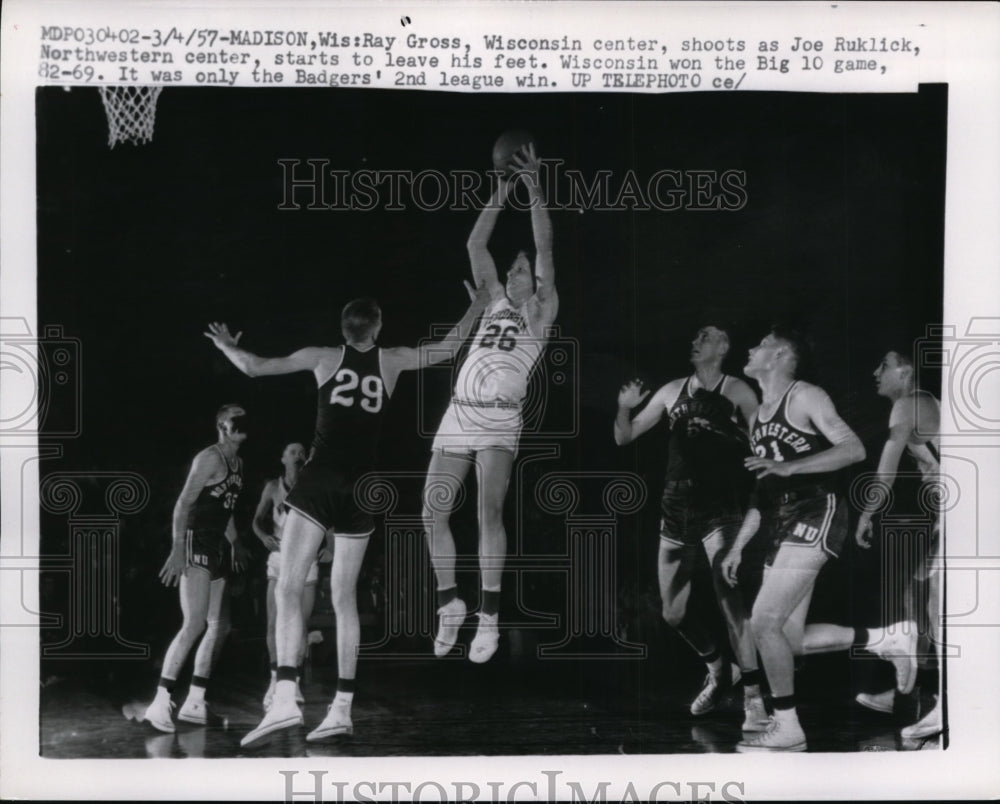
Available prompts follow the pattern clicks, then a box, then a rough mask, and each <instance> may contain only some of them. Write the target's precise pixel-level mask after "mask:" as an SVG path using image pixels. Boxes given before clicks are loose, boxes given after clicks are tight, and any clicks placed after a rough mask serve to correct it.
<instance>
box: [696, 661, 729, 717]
mask: <svg viewBox="0 0 1000 804" xmlns="http://www.w3.org/2000/svg"><path fill="white" fill-rule="evenodd" d="M732 687H733V668H732V667H731V666H730V665H728V664H727V665H723V668H722V672H721V673H719V675H715V674H713V673H707V674H706V675H705V682H704V684H703V685H702V688H701V692H699V693H698V695H697V697H695V699H694V700H693V701H692V702H691V714H692V715H704V714H707V713H708V712H711V711H712V710H713V709H715V707H716V706H718V705H719V702H720V701H721V700H722V698H723V696H724V695H725V694H726V693H727V692H729V690H731V689H732Z"/></svg>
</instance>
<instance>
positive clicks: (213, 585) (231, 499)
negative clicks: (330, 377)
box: [144, 404, 247, 732]
mask: <svg viewBox="0 0 1000 804" xmlns="http://www.w3.org/2000/svg"><path fill="white" fill-rule="evenodd" d="M215 429H216V434H217V437H218V440H217V442H216V443H215V444H213V445H212V446H210V447H206V448H205V449H203V450H202V451H201V452H199V453H198V454H197V455H195V457H194V461H193V462H192V463H191V470H190V472H188V476H187V480H186V481H185V483H184V488H183V489H182V490H181V493H180V496H179V497H178V498H177V503H176V505H175V506H174V517H173V547H172V548H171V550H170V555H169V556H168V557H167V560H166V563H164V565H163V569H161V570H160V580H162V581H163V583H164V584H165V585H166V586H174V585H175V584H179V587H180V600H181V611H182V612H183V615H184V622H183V624H182V625H181V630H180V631H178V632H177V635H176V636H175V637H174V639H173V641H172V642H171V643H170V647H169V648H167V655H166V656H165V657H164V659H163V669H162V671H161V675H160V683H159V686H158V687H157V688H156V697H155V698H154V699H153V702H152V703H151V704H150V705H149V706H148V707H147V708H146V714H145V715H144V719H145V720H148V721H149V722H150V723H151V724H153V726H154V727H155V728H157V729H159V730H160V731H165V732H173V731H174V722H173V718H172V716H171V714H172V710H173V708H174V704H173V701H171V699H170V695H171V693H172V692H173V689H174V685H175V684H176V682H177V675H178V673H180V671H181V668H182V667H183V666H184V661H185V660H186V659H187V656H188V653H190V651H191V648H192V647H193V646H194V643H195V641H196V640H197V639H198V637H199V636H201V634H202V632H203V631H204V636H202V638H201V644H199V645H198V650H197V652H196V653H195V657H194V674H193V676H192V678H191V686H190V688H189V690H188V695H187V699H186V700H185V702H184V705H183V706H182V707H181V709H180V712H178V713H177V717H178V719H179V720H183V721H185V722H186V723H196V724H199V725H205V724H208V723H210V722H212V720H213V719H212V718H211V716H210V713H209V709H208V706H207V704H206V703H205V687H206V686H207V685H208V679H209V677H210V676H211V674H212V667H213V665H214V663H215V660H216V659H217V658H218V655H219V652H220V650H221V648H222V644H223V642H224V641H225V639H226V635H227V634H228V633H229V606H228V604H229V596H228V594H227V592H226V576H227V573H228V571H229V569H230V568H232V569H235V570H239V569H242V566H243V562H244V548H243V546H242V545H241V544H240V542H239V540H238V539H237V536H236V527H235V525H234V524H233V508H234V507H235V505H236V500H237V498H238V497H239V494H240V490H241V489H242V488H243V462H242V460H241V459H240V458H239V456H238V455H237V453H238V452H239V449H240V446H241V445H242V444H243V442H244V441H245V440H246V437H247V426H246V411H245V410H244V409H243V407H242V406H241V405H236V404H232V405H223V406H222V407H221V408H219V411H218V413H216V416H215Z"/></svg>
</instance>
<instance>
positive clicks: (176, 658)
mask: <svg viewBox="0 0 1000 804" xmlns="http://www.w3.org/2000/svg"><path fill="white" fill-rule="evenodd" d="M210 587H211V576H210V574H209V572H208V570H207V569H202V568H201V567H188V568H187V569H185V570H184V574H183V575H181V579H180V586H179V596H180V602H181V614H182V616H183V618H184V619H183V622H182V624H181V629H180V631H178V632H177V635H176V636H175V637H174V638H173V640H172V641H171V643H170V647H168V648H167V654H166V656H165V657H164V659H163V669H162V670H161V672H160V683H159V685H158V686H157V688H156V697H155V698H154V699H153V702H152V703H151V704H150V705H149V706H148V707H147V708H146V714H145V715H144V719H145V720H148V721H149V722H150V723H152V724H153V726H155V727H156V728H157V729H159V730H160V731H166V732H172V731H174V723H173V719H172V717H171V709H172V707H173V703H172V702H171V700H170V694H171V693H172V692H173V690H174V685H175V684H176V683H177V676H178V675H179V674H180V671H181V668H182V667H183V666H184V662H185V660H186V659H187V657H188V654H189V653H190V652H191V648H192V646H193V645H194V643H195V640H197V639H198V637H199V636H201V633H202V631H204V630H205V620H206V618H207V615H208V600H209V589H210Z"/></svg>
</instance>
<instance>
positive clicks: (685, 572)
mask: <svg viewBox="0 0 1000 804" xmlns="http://www.w3.org/2000/svg"><path fill="white" fill-rule="evenodd" d="M664 532H665V531H664ZM697 551H698V548H697V547H696V546H695V545H693V544H688V543H684V542H681V541H679V540H674V539H673V538H669V539H668V538H665V536H664V535H663V534H662V533H661V536H660V548H659V553H658V555H657V572H656V574H657V579H658V581H659V586H660V602H661V614H662V616H663V619H664V621H665V622H666V623H667V625H668V626H670V627H671V628H672V629H674V630H675V631H676V632H677V633H678V634H680V635H681V636H682V637H683V638H684V640H685V641H686V642H687V643H688V644H689V645H690V646H691V647H692V648H694V650H695V652H696V653H697V654H698V656H699V657H701V660H702V661H703V662H705V665H706V667H707V669H708V674H707V675H706V677H705V683H704V685H703V687H702V690H701V692H699V693H698V695H697V697H696V698H695V699H694V701H692V703H691V714H693V715H703V714H706V713H707V712H711V711H712V710H713V709H714V708H715V707H716V705H717V704H718V703H719V701H720V700H721V699H722V696H723V695H724V694H725V693H726V691H727V690H728V689H729V688H730V687H731V686H732V676H731V668H730V666H729V664H728V663H727V662H726V659H725V657H724V656H723V655H722V652H721V651H720V650H719V648H718V646H717V645H716V644H715V640H714V639H713V638H712V635H711V633H710V632H709V630H708V629H707V628H706V627H705V625H704V623H703V622H702V621H701V619H700V618H699V617H698V616H697V615H695V614H694V613H693V612H691V611H689V610H688V602H689V601H690V599H691V580H692V577H693V575H694V568H695V566H696V565H697V559H698V552H697Z"/></svg>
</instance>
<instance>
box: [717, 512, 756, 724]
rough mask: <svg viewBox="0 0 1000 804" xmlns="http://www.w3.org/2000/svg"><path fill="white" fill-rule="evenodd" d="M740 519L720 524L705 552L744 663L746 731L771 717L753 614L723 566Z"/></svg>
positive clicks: (732, 639)
mask: <svg viewBox="0 0 1000 804" xmlns="http://www.w3.org/2000/svg"><path fill="white" fill-rule="evenodd" d="M738 530H739V521H738V520H734V521H732V522H727V523H724V524H719V525H718V526H717V527H714V528H713V529H712V531H711V532H710V533H709V534H708V536H706V537H705V539H704V541H703V542H702V545H703V547H704V548H705V556H706V558H707V559H708V564H709V566H710V567H711V568H712V585H713V587H714V588H715V596H716V599H717V600H718V601H719V608H720V609H721V610H722V615H723V618H724V619H725V621H726V628H727V630H728V632H729V641H730V644H731V645H732V648H733V653H734V654H735V655H736V659H737V661H738V662H739V665H740V671H741V676H742V680H743V709H744V715H745V716H744V719H743V731H761V730H762V729H764V728H765V727H766V726H767V723H768V721H769V719H770V718H769V717H768V715H767V709H766V708H765V706H764V698H763V696H762V695H761V693H760V682H761V680H762V678H761V672H760V669H759V668H758V667H757V646H756V645H755V644H754V641H753V634H752V633H751V631H750V618H749V617H748V616H747V611H746V607H745V605H744V603H743V591H742V590H741V589H740V588H739V586H736V587H732V586H730V585H729V584H728V583H727V582H726V579H725V578H723V576H722V572H721V571H720V566H721V563H722V559H723V558H724V557H725V556H726V553H727V552H728V549H729V546H730V545H731V544H732V543H733V539H734V538H735V536H736V532H737V531H738Z"/></svg>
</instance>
